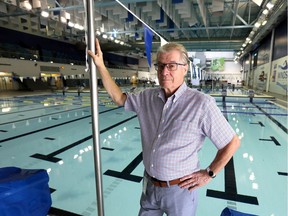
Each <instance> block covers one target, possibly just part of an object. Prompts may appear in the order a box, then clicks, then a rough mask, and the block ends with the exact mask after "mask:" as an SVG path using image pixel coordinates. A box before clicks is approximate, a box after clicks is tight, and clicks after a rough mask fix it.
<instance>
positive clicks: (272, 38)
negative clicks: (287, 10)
mask: <svg viewBox="0 0 288 216" xmlns="http://www.w3.org/2000/svg"><path fill="white" fill-rule="evenodd" d="M274 35H275V28H273V29H272V35H271V40H270V51H269V70H268V72H267V74H266V87H265V91H266V92H269V87H270V77H271V73H273V68H272V60H273V59H272V55H273V51H274V46H273V45H274V37H275V36H274Z"/></svg>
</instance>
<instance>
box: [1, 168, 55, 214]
mask: <svg viewBox="0 0 288 216" xmlns="http://www.w3.org/2000/svg"><path fill="white" fill-rule="evenodd" d="M48 182H49V176H48V174H47V172H46V170H44V169H20V168H17V167H5V168H0V212H1V216H16V215H17V216H46V215H47V213H48V211H49V209H50V207H51V204H52V201H51V195H50V189H49V186H48Z"/></svg>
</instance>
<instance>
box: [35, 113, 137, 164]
mask: <svg viewBox="0 0 288 216" xmlns="http://www.w3.org/2000/svg"><path fill="white" fill-rule="evenodd" d="M136 117H137V115H134V116H132V117H130V118H128V119H125V120H123V121H121V122H118V123H117V124H114V125H112V126H110V127H107V128H105V129H103V130H101V131H100V134H101V133H104V132H106V131H108V130H111V129H112V128H114V127H117V126H119V125H121V124H123V123H125V122H127V121H130V120H131V119H134V118H136ZM92 137H93V136H92V135H89V136H87V137H85V138H83V139H81V140H78V141H76V142H74V143H72V144H70V145H67V146H65V147H63V148H61V149H59V150H56V151H54V152H52V153H50V154H48V155H44V154H39V153H36V154H33V155H31V156H30V157H33V158H37V159H41V160H46V161H49V162H53V163H57V162H59V161H61V160H62V159H61V158H57V157H56V155H58V154H60V153H63V152H65V151H67V150H69V149H71V148H73V147H75V146H77V145H79V144H82V143H83V142H85V141H87V140H90V139H92Z"/></svg>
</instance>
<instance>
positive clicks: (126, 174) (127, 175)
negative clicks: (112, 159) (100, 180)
mask: <svg viewBox="0 0 288 216" xmlns="http://www.w3.org/2000/svg"><path fill="white" fill-rule="evenodd" d="M142 160H143V157H142V152H141V153H140V154H139V155H138V156H137V157H135V158H134V160H132V161H131V163H130V164H128V165H127V166H126V167H125V168H124V169H123V170H122V171H121V172H119V171H115V170H109V169H108V170H107V171H106V172H104V175H108V176H111V177H115V178H120V179H124V180H128V181H132V182H138V183H139V182H141V181H142V178H143V177H142V176H136V175H131V172H133V170H134V169H135V168H136V167H137V166H138V165H139V164H140V163H141V161H142Z"/></svg>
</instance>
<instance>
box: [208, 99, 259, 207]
mask: <svg viewBox="0 0 288 216" xmlns="http://www.w3.org/2000/svg"><path fill="white" fill-rule="evenodd" d="M222 106H223V109H224V110H226V103H225V102H223V104H222ZM223 115H224V117H225V118H226V120H227V121H228V116H227V113H226V112H223ZM224 184H225V191H224V192H223V191H217V190H210V189H207V192H206V196H209V197H214V198H218V199H225V200H231V201H237V202H242V203H248V204H253V205H259V204H258V199H257V197H253V196H248V195H242V194H238V192H237V185H236V175H235V166H234V160H233V157H232V158H231V159H230V161H229V162H228V163H227V165H226V166H225V168H224Z"/></svg>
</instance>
